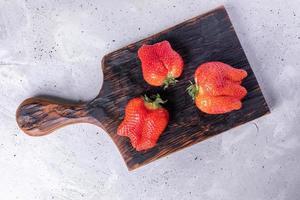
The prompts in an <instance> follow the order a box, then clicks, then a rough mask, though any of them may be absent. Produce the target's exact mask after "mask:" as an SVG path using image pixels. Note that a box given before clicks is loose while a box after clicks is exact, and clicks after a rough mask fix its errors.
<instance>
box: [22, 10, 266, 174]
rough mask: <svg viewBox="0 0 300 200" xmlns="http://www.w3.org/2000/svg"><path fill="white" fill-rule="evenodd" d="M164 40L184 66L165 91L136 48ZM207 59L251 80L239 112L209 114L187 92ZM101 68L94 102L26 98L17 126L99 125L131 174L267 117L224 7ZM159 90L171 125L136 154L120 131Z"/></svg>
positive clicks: (112, 57)
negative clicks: (135, 102)
mask: <svg viewBox="0 0 300 200" xmlns="http://www.w3.org/2000/svg"><path fill="white" fill-rule="evenodd" d="M162 40H168V41H169V42H170V43H171V45H172V47H173V48H174V49H175V50H176V51H177V52H178V53H179V54H180V55H181V56H182V57H183V60H184V62H185V68H184V72H183V75H182V76H181V78H180V79H179V82H178V83H177V84H176V86H172V87H170V88H168V89H167V90H163V89H162V88H157V87H156V88H154V87H151V86H149V85H148V84H147V83H146V82H145V81H144V80H143V77H142V72H141V63H140V61H139V59H138V57H137V50H138V49H139V47H140V46H141V45H142V44H144V43H148V44H152V43H156V42H159V41H162ZM208 61H221V62H224V63H227V64H230V65H232V66H234V67H236V68H242V69H244V70H246V71H247V72H248V77H247V78H246V79H245V80H244V81H243V83H242V85H243V86H244V87H246V89H247V91H248V95H247V96H246V98H245V99H244V100H243V108H242V109H241V110H238V111H234V112H231V113H228V114H223V115H209V114H205V113H203V112H201V111H199V110H198V109H197V108H196V107H195V105H194V103H193V101H192V99H191V98H190V97H189V96H188V94H187V93H186V88H187V87H188V85H189V80H193V74H194V72H195V69H196V68H197V67H198V66H199V64H201V63H204V62H208ZM102 70H103V73H104V83H103V86H102V89H101V91H100V93H99V95H98V96H97V97H96V98H95V99H94V100H92V101H90V102H87V103H81V104H72V103H68V102H61V101H59V100H53V98H52V99H49V98H48V99H47V98H39V97H36V98H30V99H27V100H25V101H24V102H23V103H22V104H21V105H20V107H19V108H18V110H17V122H18V124H19V127H20V128H21V129H22V130H23V131H24V132H25V133H27V134H29V135H32V136H41V135H46V134H49V133H51V132H53V131H54V130H55V129H57V128H60V127H62V126H65V125H67V124H72V123H80V122H86V123H92V124H95V125H97V126H99V127H101V128H103V129H104V130H105V131H106V132H107V133H108V134H109V135H110V136H111V138H112V140H113V141H114V143H115V144H116V145H117V147H118V148H119V150H120V153H121V155H122V156H123V158H124V160H125V162H126V165H127V167H128V169H129V170H133V169H135V168H138V167H140V166H142V165H145V164H147V163H149V162H152V161H154V160H156V159H158V158H161V157H163V156H166V155H168V154H170V153H173V152H175V151H178V150H180V149H183V148H185V147H188V146H190V145H192V144H196V143H198V142H200V141H203V140H205V139H207V138H209V137H212V136H214V135H217V134H219V133H221V132H224V131H226V130H228V129H231V128H233V127H236V126H239V125H241V124H243V123H246V122H249V121H251V120H253V119H256V118H258V117H260V116H263V115H265V114H266V113H269V108H268V105H267V103H266V101H265V99H264V97H263V94H262V92H261V90H260V88H259V85H258V82H257V80H256V78H255V75H254V73H253V71H252V70H251V67H250V65H249V63H248V60H247V58H246V55H245V53H244V51H243V48H242V46H241V44H240V42H239V40H238V38H237V35H236V33H235V31H234V28H233V26H232V24H231V22H230V19H229V16H228V15H227V13H226V10H225V8H224V7H219V8H217V9H215V10H212V11H210V12H208V13H206V14H203V15H200V16H198V17H195V18H193V19H190V20H187V21H185V22H183V23H181V24H178V25H176V26H174V27H172V28H169V29H167V30H164V31H162V32H160V33H158V34H155V35H153V36H151V37H148V38H146V39H143V40H141V41H139V42H136V43H133V44H130V45H128V46H126V47H124V48H121V49H119V50H117V51H115V52H112V53H110V54H108V55H106V56H105V57H104V58H103V60H102ZM99 73H100V72H99ZM87 81H88V79H87ZM157 92H159V93H160V94H161V96H162V97H163V98H164V99H168V102H167V104H166V108H167V109H168V110H169V112H170V122H169V125H168V127H167V129H166V130H165V132H164V134H163V135H161V137H160V138H159V141H158V143H157V145H156V146H155V147H154V148H152V149H150V150H148V151H144V152H137V151H135V150H134V149H133V148H132V146H131V144H130V142H129V139H128V138H126V137H120V136H118V135H117V134H116V130H117V127H118V125H119V124H120V122H121V120H122V119H123V117H124V108H125V106H126V104H127V102H128V101H129V100H130V99H131V98H134V97H138V96H141V95H143V94H148V95H149V94H155V93H157ZM113 153H114V152H112V154H113ZM115 153H116V152H115Z"/></svg>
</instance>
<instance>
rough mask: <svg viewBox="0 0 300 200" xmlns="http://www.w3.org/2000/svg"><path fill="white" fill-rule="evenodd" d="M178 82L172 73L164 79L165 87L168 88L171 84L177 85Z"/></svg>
mask: <svg viewBox="0 0 300 200" xmlns="http://www.w3.org/2000/svg"><path fill="white" fill-rule="evenodd" d="M177 82H178V80H176V79H175V78H174V77H173V76H172V75H170V74H169V75H168V76H167V78H166V79H165V80H164V84H163V85H164V89H167V88H168V87H169V86H170V85H175V84H176V83H177Z"/></svg>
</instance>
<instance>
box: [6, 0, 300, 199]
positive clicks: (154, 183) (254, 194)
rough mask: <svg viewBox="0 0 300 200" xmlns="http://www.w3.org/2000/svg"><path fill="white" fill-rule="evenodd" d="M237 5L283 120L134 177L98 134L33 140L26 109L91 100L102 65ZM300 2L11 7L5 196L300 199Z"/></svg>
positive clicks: (239, 25)
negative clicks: (131, 47)
mask: <svg viewBox="0 0 300 200" xmlns="http://www.w3.org/2000/svg"><path fill="white" fill-rule="evenodd" d="M222 4H225V7H226V8H227V10H228V13H229V15H230V17H231V19H232V23H233V24H234V26H235V29H236V31H237V34H238V36H239V38H240V41H241V43H242V45H243V47H244V50H245V52H246V54H247V56H248V58H249V61H250V63H251V65H252V68H253V70H254V72H255V74H256V76H257V78H258V81H259V83H260V85H261V88H262V90H263V92H264V94H265V96H266V99H267V101H268V103H269V105H270V107H271V112H272V113H271V114H270V115H267V116H264V117H262V118H260V119H258V120H255V121H253V122H250V123H247V124H245V125H243V126H241V127H238V128H235V129H232V130H230V131H227V132H225V133H223V134H221V135H218V136H216V137H214V138H211V139H209V140H207V141H204V142H202V143H199V144H197V145H194V146H193V147H191V148H188V149H185V150H182V151H180V152H177V153H175V154H172V155H170V156H167V157H166V158H164V159H160V160H158V161H156V162H153V163H151V164H149V165H147V166H145V167H142V168H140V169H138V170H136V171H132V172H128V171H127V168H126V166H125V164H124V162H123V160H122V158H121V156H120V155H119V153H118V151H117V149H116V147H115V146H114V145H113V143H112V141H111V140H110V138H109V137H108V135H107V134H106V133H104V132H103V131H102V130H101V129H99V128H98V127H95V126H92V125H87V124H78V125H73V126H68V127H65V128H63V129H60V130H59V131H57V132H56V134H53V135H49V136H46V137H40V138H32V137H29V136H26V135H24V134H23V133H22V132H21V131H20V130H19V129H18V127H17V124H16V122H15V110H16V108H17V106H18V105H19V104H20V103H21V101H22V100H24V99H25V98H28V97H31V96H34V95H38V94H49V95H57V96H60V97H64V98H70V99H74V100H82V101H85V100H89V99H92V98H93V97H94V96H95V95H97V93H98V91H99V90H100V88H101V84H102V72H101V71H100V60H101V58H102V57H103V56H104V55H105V54H106V53H109V52H111V51H113V50H115V49H117V48H120V47H122V46H124V45H127V44H129V43H131V42H134V41H136V40H140V39H142V38H144V37H146V36H149V35H151V34H154V33H156V32H159V31H160V30H162V29H165V28H168V27H170V26H172V25H175V24H177V23H179V22H182V21H184V20H186V19H189V18H191V17H193V16H196V15H199V14H201V13H203V12H205V11H208V10H210V9H213V8H215V7H217V6H219V5H222ZM299 4H300V1H299V0H292V1H283V0H264V1H261V0H253V1H246V0H245V1H244V0H227V1H221V0H201V1H200V0H185V1H182V0H174V1H171V0H170V1H158V0H152V1H146V0H126V1H125V0H124V1H119V0H110V1H106V0H101V1H97V0H94V1H79V0H73V1H69V0H55V1H54V0H53V1H49V0H44V1H42V0H39V1H37V0H24V1H21V0H0V136H1V139H0V196H1V199H5V200H12V199H20V200H40V199H45V200H48V199H49V200H52V199H57V200H69V199H72V200H81V199H83V200H84V199H86V200H99V199H101V200H102V199H113V200H119V199H120V200H123V199H124V200H127V199H143V200H144V199H151V200H152V199H153V200H157V199H163V200H165V199H166V200H169V199H170V200H171V199H182V200H185V199H188V200H190V199H197V200H198V199H208V200H217V199H223V200H233V199H245V200H253V199H255V200H271V199H272V200H296V199H300V190H299V188H300V156H299V154H300V131H299V130H300V125H299V121H300V100H299V99H300V61H299V55H300V7H299Z"/></svg>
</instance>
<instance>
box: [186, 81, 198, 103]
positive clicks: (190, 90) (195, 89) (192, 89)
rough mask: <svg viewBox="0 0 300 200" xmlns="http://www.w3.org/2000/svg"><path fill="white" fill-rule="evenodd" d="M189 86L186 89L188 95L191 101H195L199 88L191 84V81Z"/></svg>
mask: <svg viewBox="0 0 300 200" xmlns="http://www.w3.org/2000/svg"><path fill="white" fill-rule="evenodd" d="M190 84H191V85H190V86H189V87H188V88H187V89H186V91H187V92H188V94H189V95H190V96H191V97H192V99H193V100H195V98H196V96H197V94H198V93H199V86H198V85H197V84H196V83H195V84H193V83H192V81H190Z"/></svg>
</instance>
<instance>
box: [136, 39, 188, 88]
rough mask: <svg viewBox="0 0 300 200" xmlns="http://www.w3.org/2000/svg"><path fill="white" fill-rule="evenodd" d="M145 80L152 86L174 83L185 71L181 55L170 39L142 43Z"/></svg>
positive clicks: (139, 53)
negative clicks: (151, 43)
mask: <svg viewBox="0 0 300 200" xmlns="http://www.w3.org/2000/svg"><path fill="white" fill-rule="evenodd" d="M138 57H139V58H140V60H141V62H142V71H143V77H144V79H145V81H146V82H147V83H148V84H150V85H152V86H164V88H167V87H168V86H169V85H174V84H175V83H176V82H177V80H176V78H178V77H179V76H180V75H181V74H182V71H183V60H182V58H181V56H180V55H179V54H178V53H177V52H176V51H174V50H173V49H172V47H171V45H170V43H169V42H168V41H166V40H165V41H162V42H159V43H156V44H153V45H145V44H144V45H142V47H141V48H140V49H139V50H138Z"/></svg>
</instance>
